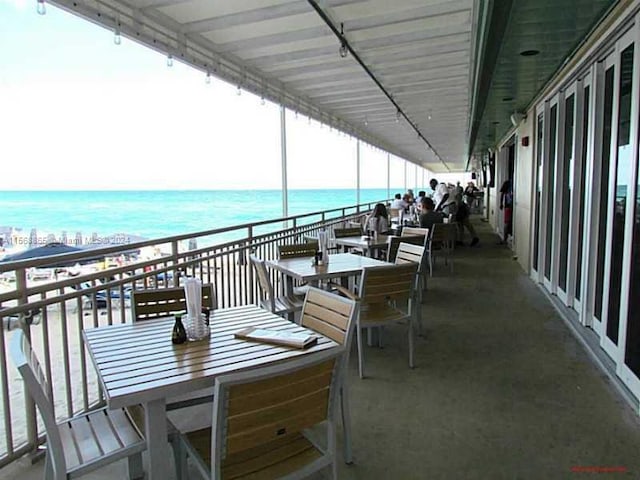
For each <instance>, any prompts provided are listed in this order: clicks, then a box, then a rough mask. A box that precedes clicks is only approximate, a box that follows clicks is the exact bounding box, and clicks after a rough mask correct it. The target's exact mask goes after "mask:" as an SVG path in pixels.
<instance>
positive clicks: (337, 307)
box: [300, 287, 358, 464]
mask: <svg viewBox="0 0 640 480" xmlns="http://www.w3.org/2000/svg"><path fill="white" fill-rule="evenodd" d="M357 307H358V304H357V302H355V301H353V300H351V299H349V298H345V297H341V296H339V295H336V294H333V293H330V292H328V291H326V290H320V289H318V288H314V287H309V291H308V293H307V296H306V298H305V301H304V306H303V307H302V314H301V320H300V321H301V325H302V326H303V327H306V328H309V329H311V330H315V331H316V332H318V333H321V334H322V335H324V336H325V337H329V338H330V339H331V340H333V341H334V342H336V343H339V344H340V345H343V346H344V347H345V350H346V351H345V354H344V355H345V357H344V361H343V362H342V372H341V381H340V400H341V407H342V408H341V410H342V429H343V432H344V461H345V462H346V463H348V464H350V463H352V462H353V458H352V453H351V408H350V402H349V384H348V382H347V381H346V375H347V366H348V364H349V352H350V350H351V341H352V338H353V332H354V330H355V325H356V321H355V319H356V317H357V313H358V308H357Z"/></svg>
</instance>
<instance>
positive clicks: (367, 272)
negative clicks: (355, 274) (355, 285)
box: [360, 263, 418, 308]
mask: <svg viewBox="0 0 640 480" xmlns="http://www.w3.org/2000/svg"><path fill="white" fill-rule="evenodd" d="M417 271H418V264H417V263H403V264H401V265H382V266H379V267H367V268H363V271H362V281H361V287H360V288H361V293H360V299H361V300H360V305H361V308H371V307H372V306H373V305H380V304H386V303H387V302H391V301H397V302H404V301H407V300H409V299H411V297H412V296H413V288H414V284H415V278H416V273H417Z"/></svg>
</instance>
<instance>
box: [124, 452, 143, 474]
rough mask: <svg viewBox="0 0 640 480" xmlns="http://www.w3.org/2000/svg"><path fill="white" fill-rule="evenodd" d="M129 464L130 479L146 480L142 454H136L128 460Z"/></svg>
mask: <svg viewBox="0 0 640 480" xmlns="http://www.w3.org/2000/svg"><path fill="white" fill-rule="evenodd" d="M127 462H128V464H129V478H130V479H131V480H136V479H140V478H144V467H143V466H142V453H136V454H134V455H131V456H129V458H127Z"/></svg>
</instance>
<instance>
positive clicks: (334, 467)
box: [327, 420, 338, 480]
mask: <svg viewBox="0 0 640 480" xmlns="http://www.w3.org/2000/svg"><path fill="white" fill-rule="evenodd" d="M327 436H328V437H329V438H328V439H327V450H328V451H329V455H331V478H332V479H333V480H338V462H337V459H336V457H337V448H336V426H335V424H334V423H333V421H332V420H329V421H328V422H327Z"/></svg>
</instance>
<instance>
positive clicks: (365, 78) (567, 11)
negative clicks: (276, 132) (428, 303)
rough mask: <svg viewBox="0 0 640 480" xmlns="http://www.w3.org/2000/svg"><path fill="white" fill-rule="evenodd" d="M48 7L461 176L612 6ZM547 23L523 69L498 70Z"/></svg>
mask: <svg viewBox="0 0 640 480" xmlns="http://www.w3.org/2000/svg"><path fill="white" fill-rule="evenodd" d="M52 3H54V4H56V5H58V6H60V7H62V8H64V9H66V10H69V11H71V12H73V13H76V14H78V15H80V16H83V17H85V18H87V19H89V20H90V21H92V22H95V23H98V24H100V25H102V26H104V27H106V28H109V29H112V30H113V31H114V32H118V33H120V34H121V35H124V36H127V37H129V38H131V39H133V40H134V41H137V42H140V43H143V44H145V45H147V46H149V47H150V48H153V49H155V50H157V51H160V52H162V53H164V54H167V55H171V56H172V57H173V58H174V59H176V60H178V61H182V62H185V63H187V64H190V65H192V66H194V67H195V68H198V69H200V70H201V71H202V72H203V74H210V75H214V76H217V77H220V78H222V79H224V80H227V81H229V82H231V83H233V84H237V85H238V86H240V87H241V88H242V89H245V90H248V91H251V92H253V93H255V94H257V95H259V96H262V97H264V98H267V99H271V100H273V101H275V102H277V103H279V104H282V105H285V106H286V107H288V108H290V109H291V110H294V111H296V112H299V113H301V114H303V115H309V116H310V117H312V118H315V119H316V120H318V121H321V122H323V123H325V124H328V125H331V126H333V127H335V128H337V129H340V130H342V131H345V132H347V133H349V134H352V135H354V136H357V137H358V138H360V139H362V140H364V141H367V142H369V143H371V144H372V145H375V146H377V147H380V148H383V149H385V150H387V151H389V152H391V153H392V154H395V155H398V156H400V157H402V158H405V159H407V160H409V161H411V162H414V163H416V164H417V165H420V166H422V167H425V168H428V169H429V170H431V171H433V172H436V173H437V172H448V171H451V172H455V171H464V170H465V168H466V167H467V166H468V158H469V155H470V153H474V152H476V153H477V152H480V151H486V147H487V146H488V145H489V146H491V143H492V142H495V141H496V140H497V139H498V138H499V137H500V136H501V135H503V134H504V133H506V132H507V131H508V129H509V122H508V117H509V114H510V113H512V111H513V110H516V109H518V108H519V107H520V106H523V105H527V104H528V103H529V102H530V101H531V100H532V98H533V96H534V95H535V93H536V92H537V91H538V89H539V88H540V87H541V86H542V85H543V84H544V83H543V82H544V81H545V80H546V79H547V78H548V77H549V76H550V75H551V74H552V73H553V72H554V71H555V70H556V69H557V68H558V67H559V65H560V64H561V62H562V60H563V59H564V58H565V56H566V55H567V54H568V53H569V52H570V51H571V50H572V48H574V46H575V44H576V42H577V41H578V40H579V39H581V38H582V37H583V36H584V34H585V33H586V32H587V31H588V29H589V28H590V27H591V26H592V25H593V24H594V22H596V21H597V20H598V18H599V16H600V15H601V14H602V12H603V10H604V9H605V8H606V7H607V6H609V5H610V4H611V3H615V2H612V1H611V0H582V1H580V0H558V1H554V2H547V1H545V2H540V1H539V0H520V1H518V2H512V1H511V0H504V1H492V0H401V1H389V0H234V1H215V2H214V1H210V0H97V1H93V0H52ZM541 3H544V5H541ZM587 4H588V5H587ZM553 12H556V13H558V12H562V15H555V14H554V13H553ZM574 13H575V14H578V13H579V15H578V16H577V17H575V18H574V16H572V15H573V14H574ZM531 15H533V17H531ZM523 16H524V17H523ZM527 18H529V19H532V21H531V22H527V21H526V19H527ZM522 25H526V26H527V28H521V26H522ZM550 31H552V32H555V35H556V36H555V37H553V38H552V39H549V41H548V42H547V44H545V48H543V49H542V50H541V54H540V55H539V56H538V58H537V59H536V63H535V66H534V67H531V68H520V67H519V66H518V64H517V63H515V67H514V68H511V67H510V66H509V65H514V62H513V61H512V62H511V63H510V64H508V63H507V61H508V59H509V58H510V57H512V56H513V55H514V54H515V55H516V56H517V52H519V49H520V47H521V45H525V44H526V45H528V44H529V43H532V42H534V40H536V37H539V36H540V35H541V34H547V33H549V32H550ZM525 40H526V42H525ZM538 40H540V39H539V38H538ZM551 40H553V42H552V41H551ZM546 47H548V48H546ZM532 48H533V47H532ZM514 52H515V53H514ZM516 67H517V68H516ZM507 87H508V88H507ZM507 89H508V90H509V92H506V90H507ZM509 97H511V98H512V99H513V100H512V101H509V102H505V101H504V98H509Z"/></svg>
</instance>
